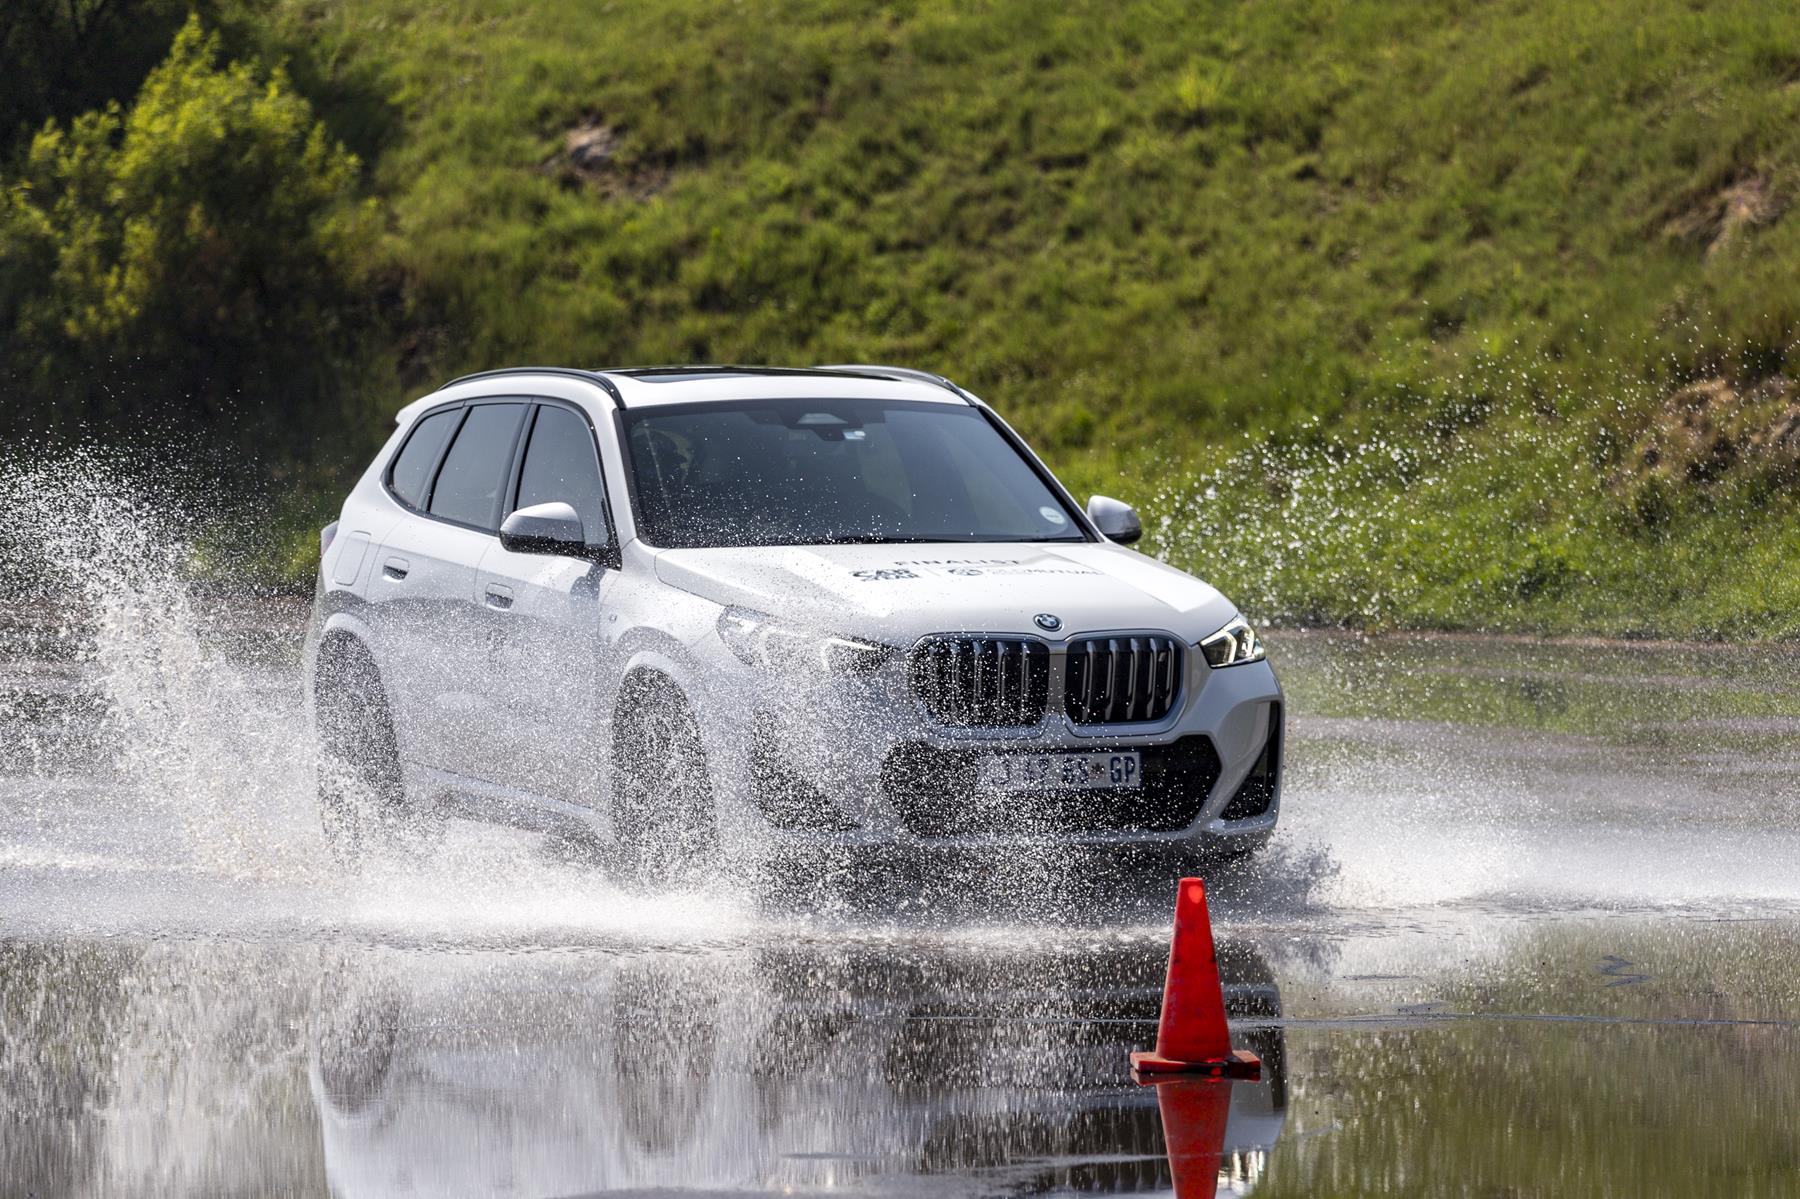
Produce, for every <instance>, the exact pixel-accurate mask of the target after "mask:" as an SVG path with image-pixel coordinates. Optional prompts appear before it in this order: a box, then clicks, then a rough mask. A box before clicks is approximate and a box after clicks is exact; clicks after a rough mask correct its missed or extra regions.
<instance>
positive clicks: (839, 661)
mask: <svg viewBox="0 0 1800 1199" xmlns="http://www.w3.org/2000/svg"><path fill="white" fill-rule="evenodd" d="M719 640H721V641H723V642H724V643H725V646H726V648H727V649H729V650H730V651H731V652H732V653H733V654H735V655H736V656H737V658H738V660H739V661H740V662H743V663H744V664H745V665H748V666H761V667H764V668H767V669H772V670H795V669H810V670H824V671H827V672H829V673H831V674H847V675H863V676H867V675H871V674H874V673H875V672H876V671H877V670H879V669H880V668H881V664H882V663H883V662H885V661H887V659H888V657H889V656H890V655H891V654H892V653H893V652H894V650H893V647H892V646H888V645H877V644H875V643H874V642H870V641H859V640H857V639H856V638H854V637H839V636H837V635H835V634H831V633H818V632H814V631H812V630H810V629H802V628H796V627H794V626H793V625H790V624H784V623H782V622H781V621H779V620H776V619H775V618H774V617H773V616H767V615H764V614H763V613H761V612H753V611H751V610H750V609H748V608H727V609H725V611H723V612H721V613H719Z"/></svg>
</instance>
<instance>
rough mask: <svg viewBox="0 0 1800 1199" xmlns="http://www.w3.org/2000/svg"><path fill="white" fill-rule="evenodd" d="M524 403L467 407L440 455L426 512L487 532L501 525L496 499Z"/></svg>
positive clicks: (504, 480)
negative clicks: (440, 463)
mask: <svg viewBox="0 0 1800 1199" xmlns="http://www.w3.org/2000/svg"><path fill="white" fill-rule="evenodd" d="M524 418H525V405H524V404H481V405H478V406H476V407H474V408H471V409H469V419H467V420H465V421H464V422H463V426H462V428H461V429H460V430H459V431H458V432H457V434H456V440H455V441H454V442H452V443H451V445H450V452H449V453H448V454H446V455H445V456H444V465H443V468H442V469H440V470H439V471H438V477H437V484H436V485H435V486H434V487H433V488H432V489H431V507H430V512H431V514H432V515H433V516H440V517H442V518H444V519H445V520H454V521H457V522H459V523H461V524H465V525H473V526H475V527H476V528H478V529H487V530H489V531H492V530H495V529H498V528H499V527H500V499H501V496H502V495H503V494H504V493H505V491H506V483H507V476H508V475H509V474H510V473H511V471H512V461H513V448H514V446H515V445H516V444H517V443H518V439H519V424H520V422H521V421H523V420H524Z"/></svg>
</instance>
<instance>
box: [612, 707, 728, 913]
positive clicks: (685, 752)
mask: <svg viewBox="0 0 1800 1199" xmlns="http://www.w3.org/2000/svg"><path fill="white" fill-rule="evenodd" d="M613 730H614V731H613V754H612V783H613V805H612V818H613V835H614V839H615V845H616V848H617V857H618V864H619V868H620V870H621V872H622V873H623V874H624V875H625V876H626V877H628V878H630V879H633V880H634V881H637V882H641V883H657V882H661V881H664V880H667V879H670V878H678V879H679V878H685V877H689V876H691V875H693V874H694V873H695V872H696V871H697V870H699V869H700V868H702V867H704V866H706V865H707V864H709V863H711V862H712V861H713V860H714V858H715V857H716V855H717V852H718V841H719V837H718V825H717V821H716V819H715V817H714V812H713V789H712V778H711V775H710V774H708V772H707V765H706V751H705V750H704V748H703V747H702V746H701V744H700V729H699V726H698V725H696V724H695V722H694V715H693V712H692V711H691V710H690V709H689V708H688V705H687V700H686V699H685V698H683V696H682V694H681V692H680V691H679V690H678V689H677V688H676V687H675V685H674V684H673V683H671V682H669V681H668V680H667V679H665V678H662V677H661V676H658V675H634V676H633V677H632V678H630V679H628V680H626V683H625V688H624V690H623V692H622V693H621V694H620V696H619V706H618V710H617V715H616V716H615V717H614V723H613Z"/></svg>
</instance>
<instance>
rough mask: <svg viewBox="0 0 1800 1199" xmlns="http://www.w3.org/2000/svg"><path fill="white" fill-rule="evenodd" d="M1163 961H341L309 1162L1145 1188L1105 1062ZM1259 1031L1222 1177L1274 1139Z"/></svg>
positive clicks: (575, 1182) (492, 1173) (656, 1176)
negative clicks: (315, 1146)
mask: <svg viewBox="0 0 1800 1199" xmlns="http://www.w3.org/2000/svg"><path fill="white" fill-rule="evenodd" d="M1232 960H1234V961H1235V962H1237V963H1239V965H1240V970H1239V972H1238V975H1237V977H1235V978H1234V979H1233V984H1232V997H1233V1000H1234V1003H1235V1004H1236V1006H1238V1007H1241V1008H1242V1009H1243V1010H1244V1011H1246V1012H1252V1011H1255V1012H1263V1013H1269V1012H1272V1011H1273V1010H1274V1009H1275V1008H1277V1007H1278V1006H1279V1001H1278V996H1277V992H1276V991H1275V988H1274V985H1273V983H1272V981H1271V979H1270V976H1269V974H1268V971H1267V968H1266V966H1265V965H1264V964H1263V963H1262V962H1261V961H1260V959H1258V958H1256V957H1255V956H1254V955H1252V954H1250V953H1247V952H1239V953H1236V954H1233V955H1232ZM522 965H523V966H525V968H524V969H520V967H521V966H522ZM1161 965H1162V963H1161V960H1160V958H1159V956H1158V954H1157V953H1156V952H1155V951H1154V950H1152V949H1150V947H1149V946H1147V945H1146V946H1134V947H1132V948H1131V949H1130V950H1128V951H1114V952H1110V953H1108V952H1101V953H1095V952H1093V951H1091V950H1090V951H1087V952H1080V953H1076V954H1072V955H1069V956H1066V957H1065V956H1060V955H1057V954H1031V955H1026V954H1019V953H1002V954H998V955H995V954H991V953H974V952H951V953H933V954H930V955H925V954H920V953H917V952H909V951H908V950H906V949H904V948H901V947H896V946H893V945H884V944H856V945H843V944H835V945H830V946H823V947H821V946H803V947H797V948H792V949H785V950H753V951H744V952H731V953H704V954H673V955H672V954H641V955H625V956H618V957H609V958H607V959H604V960H603V961H598V962H597V961H595V960H593V959H591V958H587V957H586V956H582V957H580V958H578V959H576V960H573V961H567V962H555V961H549V962H545V961H533V962H531V963H529V964H525V963H519V962H517V961H507V962H501V963H497V964H494V965H493V966H492V967H477V969H476V971H475V975H476V976H475V977H471V972H470V970H469V969H467V968H466V967H465V966H462V965H459V964H457V963H455V962H449V963H446V962H443V961H441V960H438V961H434V962H431V963H422V962H419V961H417V960H415V959H413V958H411V957H410V956H409V955H406V954H394V953H387V952H384V951H357V952H355V953H353V954H347V955H345V956H343V957H342V958H340V960H339V961H338V962H337V963H335V964H334V966H333V967H332V969H331V970H330V971H329V973H328V976H327V977H328V978H329V979H330V980H331V981H330V983H329V985H328V987H323V988H321V993H320V998H319V1003H318V1006H317V1007H316V1008H315V1010H314V1013H313V1020H312V1036H311V1042H310V1046H309V1050H310V1067H311V1069H310V1076H311V1084H312V1091H313V1096H314V1099H315V1102H316V1103H317V1105H318V1108H319V1120H320V1125H321V1129H322V1141H323V1145H324V1158H325V1168H326V1171H327V1174H328V1176H329V1178H330V1179H331V1182H332V1184H333V1186H334V1188H335V1189H336V1190H337V1191H338V1192H339V1193H341V1194H344V1195H364V1194H394V1193H418V1194H440V1193H447V1192H452V1191H457V1190H462V1191H469V1192H488V1191H498V1192H511V1193H520V1194H559V1193H579V1192H582V1191H594V1190H605V1189H613V1188H621V1187H630V1188H647V1187H674V1186H692V1187H720V1188H723V1187H756V1188H761V1189H771V1190H785V1189H788V1188H794V1189H801V1190H812V1189H819V1188H830V1187H842V1186H846V1185H851V1186H854V1185H856V1184H860V1183H869V1184H875V1183H878V1182H883V1181H885V1182H888V1183H892V1182H895V1181H904V1180H906V1179H909V1178H910V1179H913V1180H915V1181H916V1182H921V1183H922V1182H923V1181H924V1180H925V1179H926V1178H931V1179H933V1180H935V1186H934V1189H936V1188H937V1187H939V1186H943V1185H949V1180H950V1179H956V1180H959V1181H958V1182H957V1183H956V1184H955V1187H956V1189H964V1188H975V1187H976V1186H977V1184H979V1188H978V1189H982V1190H992V1189H996V1188H997V1189H1001V1190H1006V1191H1019V1192H1037V1191H1042V1190H1046V1189H1063V1188H1074V1189H1081V1190H1090V1189H1099V1190H1108V1191H1121V1190H1123V1191H1134V1190H1143V1189H1154V1188H1166V1187H1168V1186H1169V1185H1170V1173H1169V1168H1168V1164H1167V1162H1166V1160H1165V1158H1164V1156H1163V1151H1162V1127H1161V1122H1160V1121H1159V1117H1158V1110H1157V1106H1156V1098H1155V1095H1154V1092H1151V1091H1148V1090H1142V1089H1139V1088H1137V1087H1135V1086H1134V1085H1132V1084H1131V1083H1130V1082H1129V1081H1128V1080H1126V1078H1125V1077H1124V1068H1123V1067H1124V1062H1125V1053H1126V1050H1127V1048H1128V1047H1129V1045H1130V1044H1131V1043H1132V1042H1133V1041H1134V1039H1137V1038H1140V1037H1141V1036H1142V1035H1143V1032H1144V1029H1145V1027H1146V1025H1144V1024H1143V1023H1141V1022H1140V1021H1141V1020H1142V1019H1143V1015H1144V1010H1145V1005H1146V1002H1148V1003H1149V1004H1150V1006H1151V1007H1152V1009H1153V1007H1154V1003H1155V990H1156V988H1157V986H1158V983H1159V982H1160V978H1159V972H1160V968H1161ZM420 967H424V968H423V969H421V968H420ZM1021 980H1024V985H1023V988H1021ZM1022 989H1023V990H1024V991H1025V992H1026V993H1024V994H1021V990H1022ZM1259 1036H1260V1041H1261V1044H1259V1048H1261V1049H1263V1050H1264V1051H1265V1052H1266V1053H1267V1054H1268V1056H1269V1059H1270V1062H1271V1066H1270V1070H1269V1074H1268V1079H1267V1081H1265V1082H1264V1083H1262V1084H1260V1085H1254V1084H1245V1085H1243V1086H1242V1087H1240V1088H1238V1089H1237V1091H1236V1092H1235V1093H1231V1094H1229V1095H1228V1096H1227V1098H1226V1104H1225V1106H1226V1109H1227V1113H1228V1116H1229V1118H1228V1120H1227V1121H1226V1122H1225V1123H1223V1124H1221V1128H1220V1131H1221V1135H1220V1137H1219V1138H1218V1140H1219V1144H1218V1146H1217V1147H1216V1148H1215V1149H1214V1155H1215V1157H1217V1156H1218V1155H1219V1154H1220V1153H1221V1152H1227V1153H1229V1154H1230V1157H1229V1160H1228V1168H1230V1169H1232V1170H1234V1171H1235V1172H1236V1173H1237V1174H1238V1175H1239V1176H1240V1177H1243V1176H1252V1175H1254V1173H1255V1172H1256V1171H1257V1169H1258V1168H1259V1163H1260V1161H1261V1156H1262V1154H1263V1153H1265V1152H1266V1151H1267V1149H1268V1148H1269V1147H1270V1146H1271V1145H1272V1143H1273V1141H1274V1139H1275V1137H1276V1136H1277V1135H1279V1132H1280V1129H1281V1123H1282V1108H1283V1102H1284V1100H1283V1094H1284V1092H1283V1079H1282V1065H1281V1053H1280V1035H1279V1033H1277V1032H1273V1031H1266V1030H1265V1031H1263V1032H1261V1033H1260V1034H1259ZM1208 1193H1210V1192H1208Z"/></svg>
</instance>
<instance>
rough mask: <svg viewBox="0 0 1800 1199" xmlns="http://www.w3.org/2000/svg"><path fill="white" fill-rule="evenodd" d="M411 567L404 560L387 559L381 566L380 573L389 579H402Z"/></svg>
mask: <svg viewBox="0 0 1800 1199" xmlns="http://www.w3.org/2000/svg"><path fill="white" fill-rule="evenodd" d="M411 569H412V567H410V566H408V565H407V564H406V559H405V558H389V559H388V560H387V561H386V562H383V563H382V564H381V573H382V574H384V575H386V576H387V577H388V578H390V579H404V578H405V577H406V573H407V571H409V570H411Z"/></svg>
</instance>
